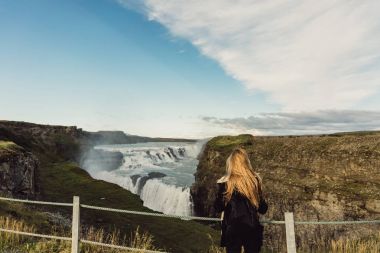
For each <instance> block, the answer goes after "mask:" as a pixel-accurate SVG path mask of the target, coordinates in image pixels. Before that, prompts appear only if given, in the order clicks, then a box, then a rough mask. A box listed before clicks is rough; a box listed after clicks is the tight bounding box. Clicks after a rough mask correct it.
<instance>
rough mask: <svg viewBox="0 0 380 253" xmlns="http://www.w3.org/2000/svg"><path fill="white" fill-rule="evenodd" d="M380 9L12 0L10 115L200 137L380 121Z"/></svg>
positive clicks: (6, 89)
mask: <svg viewBox="0 0 380 253" xmlns="http://www.w3.org/2000/svg"><path fill="white" fill-rule="evenodd" d="M378 9H380V1H376V0H369V1H365V2H360V1H359V2H347V1H344V0H338V1H334V2H329V1H319V2H316V1H304V2H303V1H300V2H292V1H290V2H289V1H274V2H272V1H265V2H262V1H258V0H253V1H242V2H238V3H235V2H230V1H208V0H202V1H184V0H167V1H164V2H162V1H155V0H99V1H75V0H67V1H49V0H40V1H26V0H20V1H2V0H0V13H1V15H0V27H1V31H2V39H1V40H0V55H1V56H2V57H1V58H0V92H1V93H2V94H3V96H2V99H1V100H0V108H2V110H0V119H1V118H4V119H11V120H15V121H27V122H40V123H47V122H48V123H54V124H58V125H78V127H80V128H83V129H88V130H90V131H93V130H97V129H104V130H112V129H122V131H125V132H131V133H133V134H135V135H140V136H161V137H162V138H171V136H177V137H176V138H188V139H202V138H209V137H210V136H218V135H237V134H244V133H248V134H253V135H267V136H272V135H303V134H323V133H333V132H342V131H345V132H350V131H357V130H363V131H366V130H378V129H380V19H379V18H378V12H377V10H378ZM47 10H48V11H47ZM168 136H170V137H168Z"/></svg>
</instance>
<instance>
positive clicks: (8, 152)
mask: <svg viewBox="0 0 380 253" xmlns="http://www.w3.org/2000/svg"><path fill="white" fill-rule="evenodd" d="M37 167H38V160H37V158H36V157H35V156H34V155H32V154H31V153H30V152H26V151H25V150H24V149H23V148H21V147H20V146H17V145H16V144H14V143H13V142H4V141H0V192H3V193H5V194H6V195H10V196H23V197H32V196H34V195H35V193H36V186H35V172H36V170H37Z"/></svg>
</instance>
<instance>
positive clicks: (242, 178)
mask: <svg viewBox="0 0 380 253" xmlns="http://www.w3.org/2000/svg"><path fill="white" fill-rule="evenodd" d="M217 183H218V186H219V191H218V195H217V198H216V201H215V206H214V207H215V210H216V211H217V212H223V214H224V215H223V220H222V238H221V246H222V247H226V249H227V253H235V252H239V253H240V252H241V248H242V247H244V252H245V253H256V252H259V251H260V248H261V245H262V238H263V226H262V225H261V224H260V222H259V218H258V214H257V213H261V214H264V213H266V211H267V209H268V205H267V203H266V201H265V199H264V198H263V196H262V182H261V178H260V176H259V175H258V174H257V173H256V172H255V171H254V170H253V168H252V166H251V163H250V161H249V158H248V154H247V152H246V151H245V150H244V149H242V148H236V149H234V150H233V152H232V153H231V155H230V156H229V157H228V159H227V161H226V174H225V175H224V176H223V177H222V178H220V179H219V180H218V181H217Z"/></svg>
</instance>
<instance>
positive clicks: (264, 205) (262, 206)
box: [257, 193, 268, 214]
mask: <svg viewBox="0 0 380 253" xmlns="http://www.w3.org/2000/svg"><path fill="white" fill-rule="evenodd" d="M267 210H268V204H267V202H266V201H265V198H264V197H263V195H262V194H261V193H260V203H259V208H258V210H257V211H258V212H259V213H261V214H265V213H266V212H267Z"/></svg>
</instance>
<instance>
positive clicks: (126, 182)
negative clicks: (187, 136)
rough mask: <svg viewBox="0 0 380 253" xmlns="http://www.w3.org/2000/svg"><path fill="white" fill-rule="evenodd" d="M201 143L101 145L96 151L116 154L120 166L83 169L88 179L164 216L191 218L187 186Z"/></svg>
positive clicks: (192, 178)
mask: <svg viewBox="0 0 380 253" xmlns="http://www.w3.org/2000/svg"><path fill="white" fill-rule="evenodd" d="M203 144H204V141H200V142H196V143H185V142H184V143H180V142H178V143H169V142H155V143H153V142H152V143H138V144H125V145H103V146H97V147H96V149H100V150H106V151H118V152H121V153H122V154H123V163H122V165H121V166H120V167H119V168H118V169H116V170H111V171H107V170H102V169H99V168H98V167H96V166H93V168H96V169H92V168H91V166H88V167H87V168H85V169H86V170H87V171H88V172H89V173H90V175H91V176H92V177H94V178H96V179H101V180H105V181H108V182H111V183H115V184H118V185H119V186H121V187H123V188H125V189H127V190H129V191H130V192H132V193H134V194H138V195H139V196H140V198H141V200H142V201H143V204H144V206H146V207H149V208H151V209H153V210H155V211H159V212H163V213H165V214H175V215H192V212H193V208H192V206H193V205H192V200H191V195H190V186H191V185H192V184H193V182H194V175H193V174H194V173H195V171H196V167H197V165H198V160H197V156H198V154H199V152H200V150H201V148H202V146H203Z"/></svg>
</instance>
